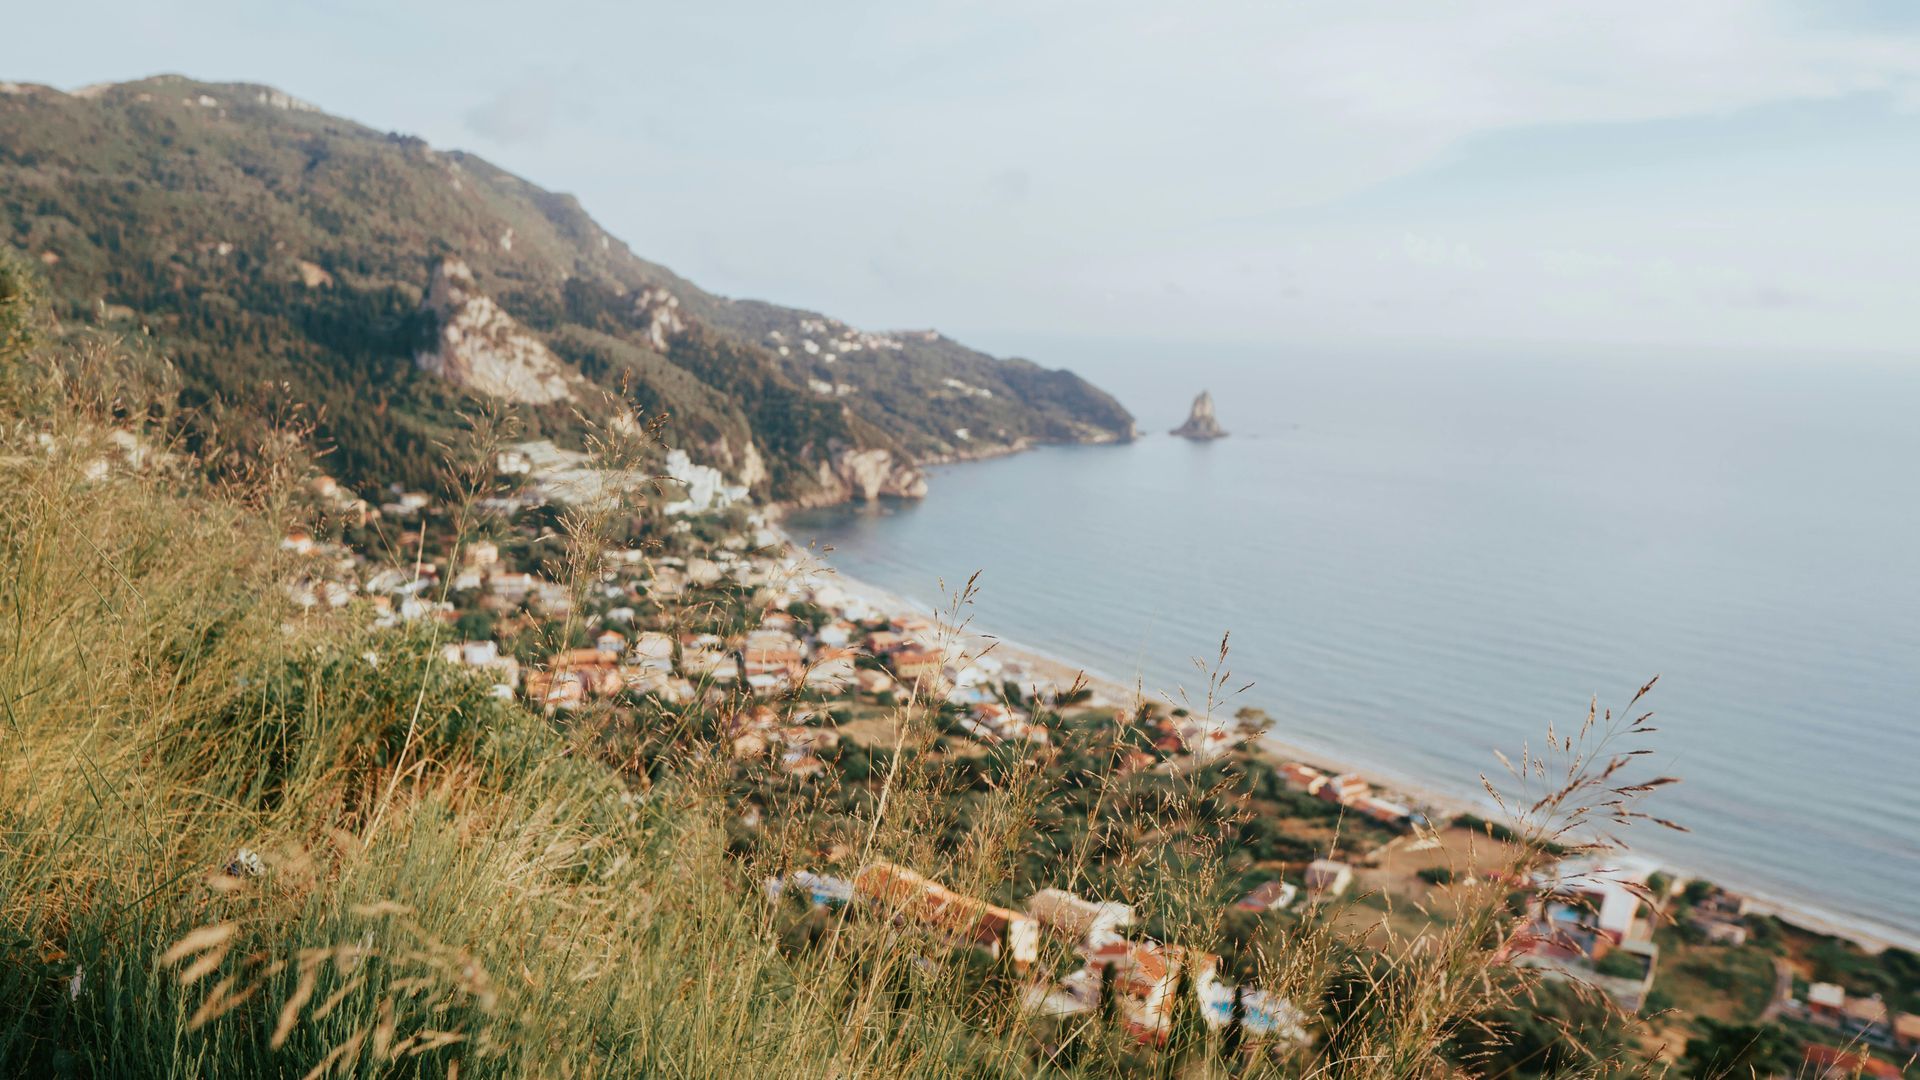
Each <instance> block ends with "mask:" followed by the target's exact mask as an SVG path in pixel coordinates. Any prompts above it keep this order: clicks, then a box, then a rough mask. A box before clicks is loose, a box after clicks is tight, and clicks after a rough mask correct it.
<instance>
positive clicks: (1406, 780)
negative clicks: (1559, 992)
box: [773, 521, 1920, 952]
mask: <svg viewBox="0 0 1920 1080" xmlns="http://www.w3.org/2000/svg"><path fill="white" fill-rule="evenodd" d="M773 528H774V530H775V532H776V533H777V534H778V535H779V536H780V538H781V539H782V541H783V542H785V544H786V546H787V549H788V551H789V552H790V553H791V554H792V556H793V557H794V558H796V559H797V560H799V562H800V563H801V565H802V567H803V568H804V569H803V571H802V573H803V575H815V574H817V575H824V577H825V578H827V579H828V580H831V581H832V583H833V584H834V585H835V586H837V587H838V588H839V589H840V590H841V591H842V592H844V593H846V594H847V595H848V596H850V597H853V598H856V599H859V600H860V601H862V602H863V603H865V604H867V605H868V606H870V607H871V608H873V609H874V610H875V611H877V612H879V613H881V614H885V615H888V616H895V615H914V616H920V617H924V618H932V619H934V620H935V622H936V624H937V625H938V626H939V627H940V628H941V630H942V632H943V634H945V635H946V636H948V637H949V638H950V640H951V642H952V643H953V644H955V645H957V646H958V647H959V648H960V649H961V651H962V652H963V653H964V655H966V656H969V657H977V656H980V655H982V653H984V652H986V651H988V650H989V649H990V650H991V653H992V655H994V656H997V657H1001V658H1004V659H1007V660H1010V661H1014V662H1017V663H1019V664H1021V665H1022V666H1024V667H1025V668H1026V669H1027V670H1028V671H1029V672H1032V673H1034V674H1038V675H1040V676H1042V677H1044V678H1046V679H1050V680H1052V681H1053V682H1055V683H1057V684H1059V685H1061V686H1070V685H1072V684H1073V683H1074V681H1075V679H1076V678H1079V679H1080V680H1081V682H1082V683H1083V684H1084V685H1085V686H1086V687H1087V688H1088V689H1090V690H1092V691H1093V692H1094V700H1093V701H1090V702H1089V704H1090V705H1091V706H1092V707H1100V705H1102V704H1104V705H1110V706H1114V707H1119V706H1126V705H1135V706H1137V705H1138V704H1140V703H1143V702H1158V703H1161V704H1167V705H1175V704H1178V703H1177V702H1174V701H1173V700H1172V699H1171V698H1169V697H1167V696H1165V695H1164V694H1159V695H1156V694H1154V693H1153V692H1151V691H1150V690H1149V689H1148V688H1147V687H1146V685H1145V682H1144V678H1143V677H1136V678H1135V679H1134V680H1133V681H1132V682H1128V681H1125V680H1122V679H1119V678H1117V677H1115V676H1113V675H1111V674H1109V673H1106V672H1103V671H1100V670H1098V669H1096V668H1093V667H1089V666H1087V665H1084V664H1080V663H1076V662H1074V661H1072V660H1070V659H1068V658H1066V657H1062V656H1058V655H1055V654H1052V653H1049V652H1047V651H1045V650H1043V649H1040V648H1037V647H1035V646H1032V645H1028V644H1025V643H1022V642H1017V641H1013V640H1010V639H1008V638H1005V637H1001V636H999V635H997V634H994V633H992V632H991V631H988V630H984V629H980V628H976V627H974V626H973V625H972V623H971V622H970V621H964V620H963V622H962V624H961V625H960V626H957V627H956V626H953V625H951V623H950V620H948V619H947V618H946V617H945V616H946V614H947V613H946V612H944V611H942V610H940V609H936V608H935V607H933V606H931V605H928V604H925V603H922V602H920V601H917V600H914V599H912V598H910V597H905V596H901V595H899V594H897V593H894V592H892V591H891V590H888V589H885V588H882V587H880V586H878V585H874V584H872V583H871V582H867V581H863V580H861V579H858V578H854V577H851V576H849V575H848V574H847V573H846V572H845V571H843V570H842V569H840V568H839V567H838V566H835V565H833V563H832V562H831V561H829V560H828V559H827V558H826V557H825V556H823V555H822V554H821V553H819V552H816V551H812V550H809V549H806V548H803V547H801V546H800V545H798V544H796V543H794V542H793V539H792V537H791V536H789V535H788V534H787V533H786V531H785V529H784V528H782V527H781V525H780V523H779V522H778V521H776V522H774V523H773ZM1256 741H1257V744H1258V750H1259V752H1261V753H1264V754H1266V755H1267V756H1269V757H1273V758H1275V759H1277V760H1285V761H1300V762H1304V763H1306V764H1309V765H1313V766H1315V767H1318V768H1322V769H1325V770H1329V771H1331V772H1333V773H1340V772H1355V773H1360V774H1363V775H1365V776H1367V777H1368V778H1369V780H1371V781H1374V782H1375V786H1376V787H1378V788H1380V789H1381V790H1382V791H1384V792H1386V793H1388V794H1390V795H1395V796H1398V797H1399V798H1400V799H1401V800H1402V801H1405V802H1408V803H1411V804H1413V805H1415V806H1416V808H1420V809H1426V810H1434V811H1440V812H1443V813H1446V814H1449V815H1458V814H1463V813H1465V814H1475V815H1478V816H1481V817H1490V815H1497V814H1498V813H1499V811H1498V809H1497V808H1496V806H1495V805H1494V803H1493V800H1492V798H1491V797H1490V796H1486V795H1484V794H1482V795H1481V796H1480V797H1478V798H1476V797H1474V796H1471V795H1464V794H1461V793H1460V792H1459V791H1458V790H1449V789H1448V788H1446V787H1445V786H1442V785H1436V784H1434V783H1432V782H1431V781H1426V780H1422V779H1420V778H1417V777H1411V776H1408V775H1406V774H1405V773H1403V772H1401V771H1400V770H1397V769H1395V768H1393V767H1391V766H1382V765H1381V764H1379V763H1378V762H1372V763H1369V762H1367V761H1362V760H1357V759H1354V758H1352V757H1350V756H1347V755H1345V754H1342V753H1340V752H1337V751H1327V750H1318V749H1314V748H1312V747H1310V746H1305V745H1302V744H1299V743H1294V742H1289V741H1287V740H1286V739H1284V738H1280V737H1277V736H1275V735H1273V734H1272V729H1269V733H1268V734H1266V735H1263V736H1261V737H1260V738H1259V739H1258V740H1256ZM1489 775H1491V774H1489ZM1643 854H1647V855H1649V856H1650V857H1651V858H1653V859H1655V860H1657V861H1658V864H1659V867H1660V869H1661V870H1662V871H1664V872H1666V873H1667V874H1668V875H1670V876H1673V877H1675V878H1678V879H1688V878H1696V877H1705V878H1707V879H1708V880H1712V881H1714V882H1715V883H1716V884H1719V885H1722V886H1723V887H1726V888H1729V889H1733V890H1735V891H1737V892H1740V893H1742V894H1744V895H1745V896H1747V897H1748V898H1749V899H1750V900H1751V901H1752V904H1753V909H1754V910H1755V911H1756V912H1757V913H1760V914H1766V915H1770V916H1773V917H1774V918H1777V919H1779V920H1780V921H1781V922H1784V923H1787V924H1789V925H1791V926H1793V927H1795V928H1798V929H1800V930H1802V931H1806V932H1810V933H1815V934H1824V935H1828V936H1831V937H1836V938H1841V939H1844V940H1847V941H1850V942H1852V943H1853V944H1855V945H1858V946H1859V947H1861V948H1862V949H1865V950H1867V951H1869V952H1879V951H1880V950H1882V949H1886V948H1890V947H1891V948H1905V949H1920V934H1904V933H1902V932H1901V931H1899V930H1898V929H1895V928H1892V927H1880V926H1878V925H1875V924H1869V925H1861V924H1860V922H1859V920H1858V919H1856V918H1853V917H1849V916H1846V915H1843V914H1840V913H1837V912H1833V911H1829V910H1827V909H1825V908H1824V907H1822V906H1820V905H1819V904H1818V903H1817V902H1805V901H1795V900H1788V899H1784V898H1782V897H1780V896H1778V895H1775V894H1771V893H1770V892H1769V891H1768V890H1767V889H1766V888H1765V887H1764V886H1759V887H1754V886H1752V885H1751V884H1750V883H1747V882H1744V881H1742V880H1741V879H1740V878H1739V877H1738V876H1737V875H1736V876H1733V877H1728V876H1725V875H1714V876H1711V877H1708V875H1705V874H1699V873H1695V872H1693V871H1691V870H1689V869H1688V868H1687V867H1686V866H1685V865H1684V864H1683V863H1679V862H1674V861H1672V860H1669V859H1667V858H1666V857H1664V856H1657V855H1652V854H1651V853H1650V852H1643Z"/></svg>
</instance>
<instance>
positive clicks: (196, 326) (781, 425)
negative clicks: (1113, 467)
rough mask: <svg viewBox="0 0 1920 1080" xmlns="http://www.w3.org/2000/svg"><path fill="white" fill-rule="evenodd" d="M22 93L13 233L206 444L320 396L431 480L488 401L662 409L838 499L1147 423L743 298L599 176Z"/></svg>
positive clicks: (797, 492) (185, 83) (95, 97)
mask: <svg viewBox="0 0 1920 1080" xmlns="http://www.w3.org/2000/svg"><path fill="white" fill-rule="evenodd" d="M0 91H4V92H0V238H4V240H5V241H6V242H7V243H8V244H10V245H12V246H15V247H17V248H19V249H20V250H22V251H23V252H25V253H27V254H28V255H29V256H30V257H33V258H36V259H38V260H39V261H40V263H41V265H42V267H43V269H44V273H45V276H46V278H47V279H48V282H49V287H50V290H51V292H52V295H53V300H54V303H55V309H56V312H57V314H58V316H59V317H60V318H61V319H62V320H63V321H64V322H67V323H78V324H98V325H102V326H105V327H108V328H111V329H115V330H119V331H121V332H123V333H125V334H127V335H129V336H133V337H136V338H144V339H148V340H150V342H151V345H152V347H153V348H154V349H155V350H157V351H158V352H160V353H162V354H163V355H165V356H167V357H168V358H170V359H171V360H172V361H173V362H174V364H175V365H176V367H177V368H178V370H179V373H180V375H181V377H182V380H183V382H184V385H185V388H186V395H185V398H184V404H185V406H186V410H185V412H184V414H183V415H184V417H185V420H183V424H184V425H185V427H186V434H187V435H188V436H189V438H190V440H192V441H193V443H194V445H199V444H200V443H201V442H204V441H205V440H206V439H208V438H209V437H211V435H212V433H213V432H214V431H215V430H222V431H225V432H226V434H227V435H228V436H229V437H230V436H233V435H234V434H236V433H244V432H247V431H249V430H255V429H257V428H258V427H259V425H260V423H261V419H262V417H263V416H264V415H266V414H270V413H271V412H273V411H274V410H275V409H276V408H278V409H285V408H288V407H291V406H293V405H299V406H307V407H312V408H314V409H316V410H317V413H316V415H315V418H314V419H315V421H316V422H317V425H318V434H319V436H320V440H321V442H322V444H323V445H326V446H328V447H330V448H331V454H332V457H331V458H330V460H329V467H330V468H331V469H332V470H333V471H335V472H336V473H338V474H339V475H341V476H342V477H343V478H344V479H346V480H348V481H349V482H351V483H353V484H355V485H357V486H359V487H362V488H363V489H365V488H368V487H370V486H371V485H374V484H383V483H386V482H389V481H398V482H401V483H406V484H410V485H426V484H429V483H431V481H432V479H433V477H432V467H431V461H432V459H433V458H434V457H435V454H434V452H433V451H434V447H435V446H436V445H438V444H440V443H441V442H443V441H444V440H445V438H446V437H447V435H448V434H449V433H450V432H451V431H453V430H455V429H457V428H458V427H459V423H458V419H457V416H458V414H459V413H460V412H462V411H466V410H472V409H474V408H476V401H475V399H476V397H477V398H493V399H499V400H502V401H506V402H510V403H511V404H512V405H513V407H514V410H515V412H516V413H517V415H518V416H519V419H520V422H521V423H522V424H523V425H524V428H525V429H526V430H527V432H528V433H529V434H531V435H547V436H552V437H555V438H557V439H558V440H559V441H561V442H563V443H571V444H575V445H577V444H578V443H579V441H580V433H581V429H582V426H583V421H584V422H586V423H587V424H591V423H594V422H604V421H605V420H607V419H609V418H611V417H612V416H614V415H617V414H620V413H624V412H625V411H627V409H628V408H629V407H631V406H635V405H637V406H638V407H639V408H640V409H641V410H642V411H643V412H646V413H648V414H650V415H657V414H663V413H664V414H667V415H668V416H669V417H670V418H671V419H670V423H669V424H668V425H667V426H666V427H665V429H664V431H665V438H666V441H667V442H668V444H670V445H675V446H680V447H682V448H685V449H687V450H688V451H689V452H690V453H691V454H692V456H693V457H694V458H695V459H696V460H699V461H703V462H705V463H709V464H713V465H715V466H718V467H719V468H721V469H722V470H723V471H725V472H726V473H727V474H729V476H730V477H731V478H733V479H735V480H738V481H740V482H742V483H745V484H747V485H749V486H750V487H752V488H754V489H755V491H756V494H759V495H762V496H765V497H770V498H772V499H776V500H782V501H788V502H799V503H825V502H833V501H838V500H841V499H845V498H849V497H856V496H857V495H859V494H862V493H864V492H872V491H879V492H884V493H894V494H913V493H914V492H915V491H916V490H917V489H918V486H919V484H920V480H919V477H918V473H917V470H915V469H914V468H913V465H915V464H917V463H920V462H925V461H930V460H943V459H948V458H955V457H972V456H985V455H990V454H996V453H1005V452H1009V451H1012V450H1017V449H1020V448H1024V447H1026V446H1030V445H1033V444H1036V443H1045V442H1099V441H1111V440H1117V439H1125V438H1129V437H1131V435H1132V433H1133V420H1132V417H1131V416H1129V415H1128V413H1127V412H1126V410H1125V409H1124V408H1122V407H1121V406H1120V405H1119V404H1118V403H1117V402H1116V401H1114V400H1113V399H1112V398H1111V397H1109V396H1108V395H1107V394H1105V393H1103V392H1102V391H1100V390H1099V389H1098V388H1096V387H1094V386H1092V385H1090V384H1089V383H1087V382H1086V381H1085V380H1083V379H1081V378H1079V377H1078V376H1075V375H1073V374H1072V373H1070V372H1066V371H1052V370H1048V369H1045V368H1042V367H1040V366H1039V365H1037V364H1034V363H1031V362H1029V361H1025V360H1000V359H996V358H994V357H991V356H988V355H986V354H984V353H981V352H978V351H976V350H973V349H969V348H967V347H965V346H963V345H960V344H959V343H957V342H954V341H951V340H949V339H947V338H944V337H942V336H940V335H938V334H936V333H932V332H896V333H870V332H865V331H861V330H857V329H855V328H853V327H850V326H848V325H846V324H845V323H842V322H840V321H838V320H835V319H831V318H828V317H826V316H823V315H819V314H816V313H813V312H806V311H798V310H794V309H790V308H784V307H780V306H777V305H774V304H769V303H763V302H759V301H736V300H730V299H727V298H724V297H720V296H715V295H713V294H711V293H708V292H705V291H703V290H701V289H700V288H698V287H697V286H695V285H693V284H692V283H690V282H688V281H686V280H685V279H683V278H681V277H679V276H678V275H676V274H674V273H673V272H672V271H670V270H668V269H666V268H665V267H662V266H659V265H657V264H655V263H652V262H648V261H647V260H645V259H642V258H640V257H638V256H637V255H635V254H634V253H633V252H631V251H630V250H628V248H627V246H626V245H625V244H624V243H622V242H621V241H620V240H619V239H617V238H615V237H613V236H611V235H610V234H608V233H607V232H606V230H604V229H603V228H601V227H600V226H599V225H598V224H597V223H596V222H595V221H594V220H593V219H592V218H591V217H590V216H589V215H588V214H587V213H586V211H585V210H584V209H583V208H582V207H581V206H580V205H579V203H578V202H577V201H576V200H575V199H574V198H572V197H571V196H568V195H563V194H556V193H554V192H549V191H545V190H543V189H541V188H539V187H537V186H535V185H533V184H531V183H528V182H527V181H525V180H523V179H521V178H519V177H516V176H514V175H512V174H510V173H507V172H505V171H504V170H501V169H499V168H497V167H495V166H493V165H491V164H489V163H488V162H486V161H484V160H482V159H480V158H478V157H475V156H473V155H471V154H466V153H462V152H459V151H442V150H436V149H434V148H432V147H430V146H428V145H427V144H426V143H425V142H424V141H422V140H420V139H418V138H414V137H411V136H405V135H399V134H393V133H388V132H380V131H375V130H373V129H370V128H367V127H364V126H362V125H360V124H356V123H354V122H352V121H349V120H344V119H341V118H339V117H334V116H330V115H327V114H326V113H324V112H321V111H319V110H318V109H316V108H314V107H313V106H310V105H307V104H305V103H303V102H299V101H297V100H295V99H293V98H291V97H289V96H287V95H286V94H284V93H281V92H279V91H277V90H274V89H272V88H270V87H264V86H253V85H243V84H209V83H201V82H196V81H193V80H190V79H185V78H181V77H178V76H160V77H156V78H151V79H146V80H142V81H139V82H132V83H125V84H117V85H110V86H102V87H95V88H89V89H87V90H84V91H81V92H78V93H74V94H66V93H62V92H60V91H58V90H54V89H51V88H47V87H39V86H29V85H22V84H12V83H9V84H0Z"/></svg>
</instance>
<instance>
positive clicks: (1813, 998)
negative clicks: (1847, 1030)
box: [1807, 983, 1847, 1027]
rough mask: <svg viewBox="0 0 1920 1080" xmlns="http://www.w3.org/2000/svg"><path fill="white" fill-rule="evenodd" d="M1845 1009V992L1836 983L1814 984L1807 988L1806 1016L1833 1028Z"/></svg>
mask: <svg viewBox="0 0 1920 1080" xmlns="http://www.w3.org/2000/svg"><path fill="white" fill-rule="evenodd" d="M1846 1009H1847V991H1846V989H1845V988H1844V987H1841V986H1839V985H1838V984H1836V983H1814V984H1813V985H1812V986H1809V987H1807V1015H1808V1016H1809V1017H1811V1018H1812V1019H1814V1020H1818V1021H1820V1022H1821V1023H1824V1024H1830V1025H1832V1026H1834V1027H1839V1026H1840V1018H1841V1017H1842V1016H1843V1015H1845V1013H1846Z"/></svg>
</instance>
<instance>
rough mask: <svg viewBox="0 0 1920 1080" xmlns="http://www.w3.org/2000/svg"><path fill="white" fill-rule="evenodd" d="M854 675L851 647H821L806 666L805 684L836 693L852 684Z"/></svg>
mask: <svg viewBox="0 0 1920 1080" xmlns="http://www.w3.org/2000/svg"><path fill="white" fill-rule="evenodd" d="M855 675H856V672H855V671H854V666H853V651H852V650H851V649H821V650H820V653H819V655H818V656H816V657H814V661H813V663H812V664H811V665H810V666H808V668H807V685H808V686H811V687H814V688H815V689H818V690H823V691H825V692H827V693H830V694H838V693H840V692H841V691H843V690H845V689H846V688H847V687H849V686H852V685H853V682H854V677H855Z"/></svg>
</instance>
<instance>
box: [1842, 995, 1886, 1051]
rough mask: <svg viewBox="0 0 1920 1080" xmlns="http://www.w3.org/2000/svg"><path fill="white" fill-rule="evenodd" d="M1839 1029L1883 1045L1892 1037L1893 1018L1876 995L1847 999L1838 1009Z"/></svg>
mask: <svg viewBox="0 0 1920 1080" xmlns="http://www.w3.org/2000/svg"><path fill="white" fill-rule="evenodd" d="M1840 1027H1841V1028H1842V1029H1844V1030H1846V1031H1849V1032H1852V1033H1853V1034H1855V1035H1858V1036H1860V1037H1861V1038H1863V1039H1866V1040H1867V1041H1869V1042H1879V1043H1884V1042H1886V1041H1888V1040H1889V1039H1890V1038H1891V1037H1892V1036H1893V1018H1892V1016H1891V1015H1890V1014H1889V1013H1888V1011H1887V1003H1886V1002H1884V1001H1881V1000H1880V998H1879V997H1878V996H1877V995H1876V996H1874V997H1849V998H1847V1003H1846V1004H1845V1005H1844V1006H1842V1007H1841V1009H1840Z"/></svg>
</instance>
